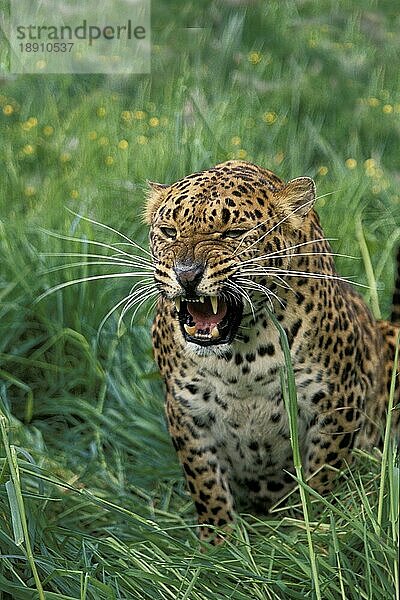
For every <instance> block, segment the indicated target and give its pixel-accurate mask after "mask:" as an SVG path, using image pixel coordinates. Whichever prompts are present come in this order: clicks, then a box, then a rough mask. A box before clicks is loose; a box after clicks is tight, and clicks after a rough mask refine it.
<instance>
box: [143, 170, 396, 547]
mask: <svg viewBox="0 0 400 600" xmlns="http://www.w3.org/2000/svg"><path fill="white" fill-rule="evenodd" d="M151 185H152V190H151V193H150V197H149V201H148V204H147V212H146V217H147V221H148V223H149V224H150V225H151V234H150V238H151V247H152V252H153V255H154V262H155V279H156V282H157V284H158V286H159V289H160V293H161V295H160V300H159V303H158V310H157V315H156V318H155V322H154V327H153V341H154V352H155V357H156V360H157V362H158V366H159V369H160V372H161V375H162V377H163V379H164V382H165V386H166V412H167V419H168V424H169V430H170V433H171V437H172V441H173V444H174V446H175V448H176V451H177V453H178V456H179V460H180V462H181V464H182V466H183V469H184V472H185V476H186V480H187V484H188V488H189V490H190V493H191V495H192V497H193V500H194V504H195V507H196V511H197V514H198V522H199V524H200V525H202V526H203V527H201V533H200V535H201V537H203V538H207V537H208V536H209V534H210V531H208V529H207V526H209V525H211V526H218V527H226V526H229V523H231V521H232V520H233V518H234V517H233V515H234V511H235V510H246V511H247V510H248V511H252V512H261V513H265V512H267V511H268V508H269V507H270V506H271V505H272V504H273V503H275V502H276V501H278V500H279V499H280V498H281V497H282V496H283V495H284V494H285V493H287V492H288V491H289V490H290V489H292V488H293V486H294V481H293V478H292V476H291V474H293V472H294V470H293V460H292V451H291V445H290V439H289V426H288V418H287V415H286V412H285V409H284V404H283V400H282V393H281V386H280V377H279V371H280V369H281V367H283V366H284V359H283V354H282V350H281V347H280V343H279V336H278V333H277V331H276V329H275V327H274V325H273V323H272V322H271V320H270V319H269V317H268V313H267V311H266V310H265V307H266V304H267V303H268V302H269V303H270V305H271V307H272V308H273V310H274V313H275V315H276V317H277V319H278V320H279V321H280V323H281V324H282V326H283V327H284V329H285V331H286V334H287V338H288V342H289V346H290V350H291V358H292V363H293V368H294V373H295V378H296V384H297V393H298V405H299V414H298V422H299V440H300V446H301V452H302V458H303V463H304V467H305V471H306V474H307V477H310V476H312V478H311V485H313V486H314V487H315V488H316V489H317V490H319V491H320V492H321V493H324V492H326V491H328V490H330V489H331V487H332V481H333V478H334V476H335V473H336V472H337V470H340V469H342V468H343V467H345V465H347V464H349V463H350V462H351V451H352V449H353V448H369V447H371V446H373V445H375V444H378V443H379V440H380V438H381V434H382V431H383V427H384V423H385V417H386V404H387V398H388V390H389V386H390V379H391V374H392V367H393V357H394V348H395V338H396V335H397V334H398V332H399V327H397V326H395V325H392V324H390V323H388V322H385V321H381V322H377V321H375V320H374V318H373V317H372V315H371V313H370V311H369V309H368V308H367V306H366V304H365V302H364V301H363V299H362V298H361V296H360V295H359V294H357V293H356V292H355V291H354V290H353V289H352V287H351V286H350V285H349V284H347V283H346V282H345V281H343V280H342V279H340V278H339V277H338V275H337V273H336V271H335V266H334V261H333V258H332V254H331V248H330V246H329V243H328V242H327V241H325V240H324V234H323V231H322V229H321V226H320V224H319V220H318V216H317V214H316V213H315V211H314V210H313V209H312V204H313V202H314V199H315V190H314V184H313V182H312V181H311V180H310V179H308V178H299V179H296V180H293V181H291V182H289V183H288V184H285V183H284V182H283V181H282V180H281V179H280V178H278V177H277V176H276V175H274V174H273V173H272V172H271V171H268V170H266V169H263V168H260V167H257V166H255V165H252V164H250V163H246V162H240V161H229V162H226V163H223V164H220V165H217V166H216V167H214V168H211V169H209V170H207V171H203V172H201V173H195V174H193V175H189V176H188V177H185V178H184V179H182V180H180V181H178V182H176V183H174V184H172V185H168V186H164V185H160V184H151ZM241 231H242V232H243V231H245V233H244V234H243V233H242V234H241V233H240V232H241ZM322 240H324V241H322ZM264 255H265V258H264V259H262V258H260V257H262V256H264ZM268 255H269V256H268ZM258 258H260V262H257V260H258ZM246 261H250V262H246ZM251 261H253V262H251ZM251 264H258V265H262V266H263V268H265V269H266V271H265V272H267V270H268V269H271V268H272V270H273V269H275V273H284V272H286V271H287V270H290V271H291V273H292V274H289V275H282V276H281V277H280V278H278V277H274V276H270V277H269V276H263V275H260V274H257V275H254V274H253V275H250V276H249V277H245V278H243V273H242V271H243V270H244V271H245V265H251ZM188 273H189V274H190V277H191V278H192V283H191V285H192V287H191V293H194V294H195V297H196V298H198V297H200V296H204V297H205V298H206V301H208V300H207V297H210V296H217V297H218V298H219V299H220V301H221V302H222V301H223V300H222V299H223V298H227V297H228V295H229V289H230V288H228V287H227V286H228V285H229V283H230V282H235V281H236V286H239V287H240V285H242V286H244V287H246V285H247V288H246V290H247V291H246V294H247V298H248V300H246V296H242V301H243V316H242V318H241V321H240V326H239V328H238V330H237V333H236V334H235V336H234V339H232V340H230V341H228V342H227V343H223V344H222V343H221V344H219V343H213V345H210V346H207V345H206V346H204V345H199V344H198V343H196V341H194V340H193V339H191V338H189V340H188V339H185V335H184V331H183V330H182V325H181V324H180V323H179V314H178V311H177V308H176V307H175V304H174V299H176V298H179V297H182V294H184V288H185V286H186V281H185V277H186V276H187V274H188ZM260 273H261V271H260ZM293 273H294V274H293ZM249 280H250V282H253V288H252V287H251V283H250V284H249V283H243V281H247V282H248V281H249ZM241 282H242V283H241ZM257 285H259V286H262V287H257ZM187 289H189V288H187ZM231 289H233V288H231ZM227 290H228V291H227ZM265 290H268V291H269V292H270V294H271V295H269V296H268V295H267V296H266V292H265ZM236 293H237V292H236ZM236 297H237V296H236ZM250 302H251V303H250ZM188 306H189V305H188ZM233 310H234V309H233ZM396 314H397V313H396ZM210 318H211V317H210ZM207 333H209V332H207ZM196 335H197V332H196ZM210 339H211V338H210ZM217 340H218V338H217ZM397 402H398V400H397ZM393 419H394V421H395V427H398V421H399V419H398V412H396V413H395V412H394V414H393ZM324 465H329V466H330V467H333V469H332V468H328V469H327V468H323V467H324Z"/></svg>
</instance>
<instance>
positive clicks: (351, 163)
mask: <svg viewBox="0 0 400 600" xmlns="http://www.w3.org/2000/svg"><path fill="white" fill-rule="evenodd" d="M344 164H345V165H346V167H347V168H348V169H350V170H352V169H355V168H356V166H357V161H356V159H355V158H348V159H347V160H346V161H345V163H344Z"/></svg>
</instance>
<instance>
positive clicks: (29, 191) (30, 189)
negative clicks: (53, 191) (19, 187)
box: [24, 185, 36, 198]
mask: <svg viewBox="0 0 400 600" xmlns="http://www.w3.org/2000/svg"><path fill="white" fill-rule="evenodd" d="M24 194H25V196H28V198H30V197H31V196H34V195H35V194H36V188H34V187H33V185H27V186H26V187H25V189H24Z"/></svg>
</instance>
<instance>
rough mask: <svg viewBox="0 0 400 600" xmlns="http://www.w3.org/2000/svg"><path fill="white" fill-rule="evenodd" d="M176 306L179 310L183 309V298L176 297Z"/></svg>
mask: <svg viewBox="0 0 400 600" xmlns="http://www.w3.org/2000/svg"><path fill="white" fill-rule="evenodd" d="M175 306H176V310H177V311H178V312H179V311H180V310H181V299H180V297H179V296H177V297H176V298H175Z"/></svg>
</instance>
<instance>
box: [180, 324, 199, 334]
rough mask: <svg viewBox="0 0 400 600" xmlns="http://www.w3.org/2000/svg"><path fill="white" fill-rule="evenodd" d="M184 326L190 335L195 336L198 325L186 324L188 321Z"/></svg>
mask: <svg viewBox="0 0 400 600" xmlns="http://www.w3.org/2000/svg"><path fill="white" fill-rule="evenodd" d="M183 327H184V329H185V331H186V333H187V334H188V335H191V336H193V335H194V334H195V333H196V325H193V327H190V325H186V323H185V324H184V326H183Z"/></svg>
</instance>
